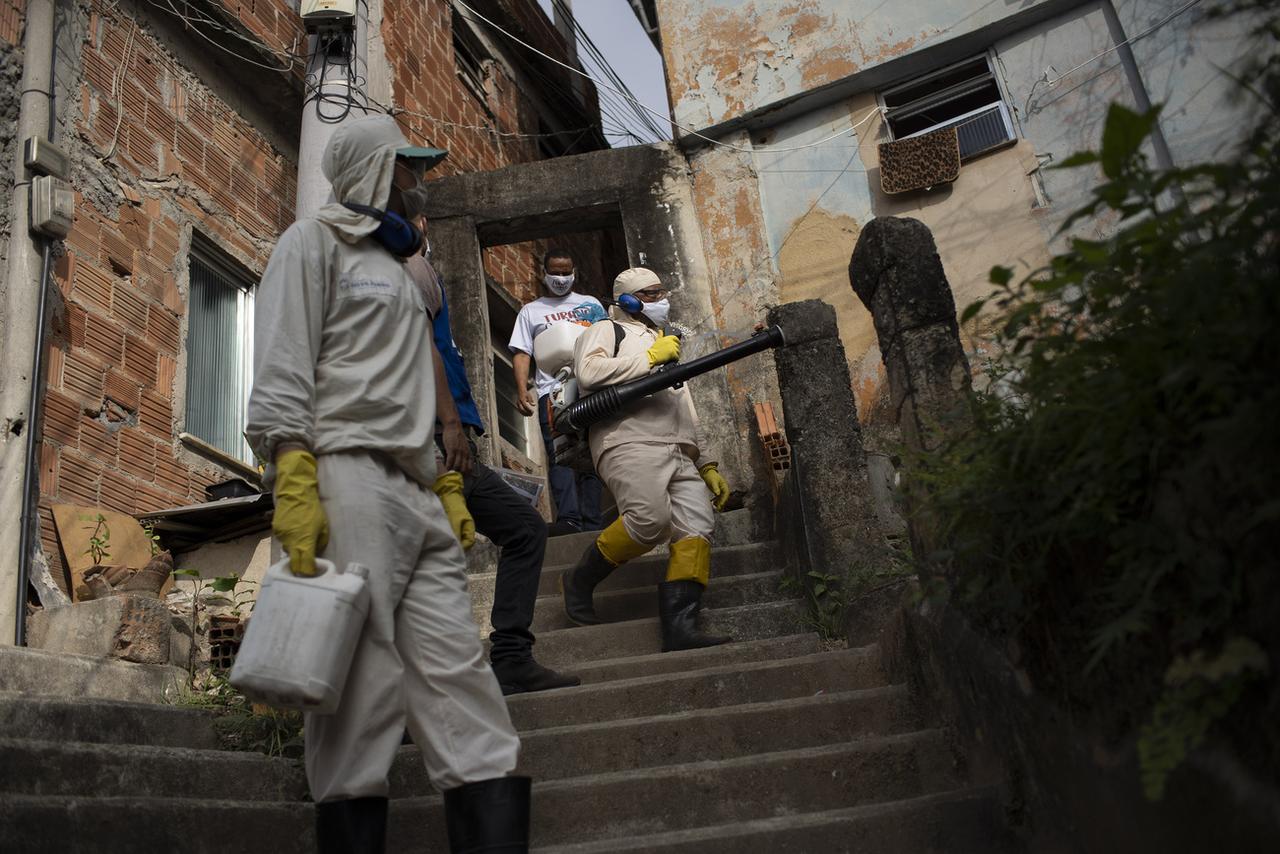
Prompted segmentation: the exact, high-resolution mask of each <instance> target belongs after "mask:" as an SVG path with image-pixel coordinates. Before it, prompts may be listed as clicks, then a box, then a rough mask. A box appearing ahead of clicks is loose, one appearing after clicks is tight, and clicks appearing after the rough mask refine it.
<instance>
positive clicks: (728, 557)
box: [467, 543, 779, 616]
mask: <svg viewBox="0 0 1280 854" xmlns="http://www.w3.org/2000/svg"><path fill="white" fill-rule="evenodd" d="M778 554H779V552H778V546H777V544H776V543H748V544H747V545H740V546H724V547H722V548H717V549H715V550H713V551H712V552H711V579H712V583H714V582H715V580H716V579H719V578H727V577H730V576H737V575H749V574H752V573H757V572H772V571H775V570H777V569H778ZM580 556H581V555H580V554H577V555H574V556H573V558H572V560H569V561H566V562H563V563H551V562H550V561H545V562H544V563H543V564H542V577H541V578H540V579H539V581H538V595H539V596H551V595H554V594H557V593H559V592H560V576H561V575H562V574H564V572H565V571H566V570H569V569H572V568H573V566H574V564H576V563H577V560H578V558H579V557H580ZM666 577H667V557H666V554H665V552H664V553H662V554H656V553H655V552H650V553H649V554H647V555H645V556H644V557H638V558H636V559H635V560H631V561H627V562H626V563H624V564H623V565H622V566H620V567H618V568H617V569H615V570H614V571H613V572H611V573H610V574H609V576H608V577H607V578H605V580H604V581H602V582H600V586H599V587H598V588H596V590H597V592H599V593H607V592H609V591H612V590H630V589H635V588H643V589H646V590H653V589H654V587H655V586H656V585H657V584H658V582H660V581H663V580H665V579H666ZM496 578H497V574H496V573H493V572H481V573H476V574H474V575H469V576H467V587H468V590H469V591H470V593H471V602H472V606H473V608H474V609H475V613H476V614H485V615H486V616H487V613H488V609H489V608H490V607H492V605H493V585H494V580H495V579H496ZM655 595H656V594H655Z"/></svg>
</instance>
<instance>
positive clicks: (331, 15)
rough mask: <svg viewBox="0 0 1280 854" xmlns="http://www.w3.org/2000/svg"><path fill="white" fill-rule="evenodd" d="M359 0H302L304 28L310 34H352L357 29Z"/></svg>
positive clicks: (301, 12)
mask: <svg viewBox="0 0 1280 854" xmlns="http://www.w3.org/2000/svg"><path fill="white" fill-rule="evenodd" d="M356 2H357V0H301V3H300V4H299V9H298V11H299V13H300V14H301V15H302V26H303V29H305V30H306V31H307V32H309V33H332V32H339V33H340V32H350V31H351V30H354V29H355V28H356Z"/></svg>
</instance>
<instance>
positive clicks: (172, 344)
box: [147, 305, 179, 354]
mask: <svg viewBox="0 0 1280 854" xmlns="http://www.w3.org/2000/svg"><path fill="white" fill-rule="evenodd" d="M147 330H148V331H149V332H150V333H151V340H152V341H154V342H156V344H157V345H158V346H159V347H160V349H161V350H167V351H168V352H170V353H174V354H176V353H177V352H178V344H179V341H178V330H179V326H178V318H177V317H176V316H175V315H173V314H170V313H169V312H168V311H165V310H164V309H163V308H161V307H160V306H158V305H152V306H151V307H150V308H149V309H148V311H147Z"/></svg>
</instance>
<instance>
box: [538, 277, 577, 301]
mask: <svg viewBox="0 0 1280 854" xmlns="http://www.w3.org/2000/svg"><path fill="white" fill-rule="evenodd" d="M542 283H543V284H544V285H546V286H547V290H549V291H551V293H553V294H555V295H556V296H558V297H562V296H564V295H565V294H567V293H569V291H571V290H573V273H570V274H569V275H567V276H553V275H551V274H550V273H547V274H546V275H545V276H543V277H542Z"/></svg>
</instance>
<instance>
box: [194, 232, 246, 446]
mask: <svg viewBox="0 0 1280 854" xmlns="http://www.w3.org/2000/svg"><path fill="white" fill-rule="evenodd" d="M243 297H244V294H243V286H242V285H241V284H240V283H238V282H236V281H234V280H233V279H231V278H229V277H228V276H226V275H224V274H223V273H221V272H220V271H217V270H215V269H214V268H213V267H212V266H211V265H208V264H205V263H203V262H202V261H201V260H200V259H199V258H198V257H196V256H192V258H191V288H190V300H189V302H188V306H187V312H188V317H187V401H186V430H187V432H188V433H191V434H192V435H194V436H197V437H199V438H200V439H203V440H204V441H206V442H208V443H209V444H210V445H213V446H214V447H215V448H218V449H219V450H222V451H225V452H226V453H227V454H230V455H231V456H233V457H236V458H237V459H242V460H247V459H248V458H249V457H248V449H247V448H246V447H245V443H244V438H243V436H242V435H241V434H242V432H243V430H244V399H245V394H246V388H245V369H244V368H245V362H244V357H243V352H242V348H243V345H244V340H245V337H246V336H245V335H244V332H245V330H244V328H243V318H244V311H243Z"/></svg>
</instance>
